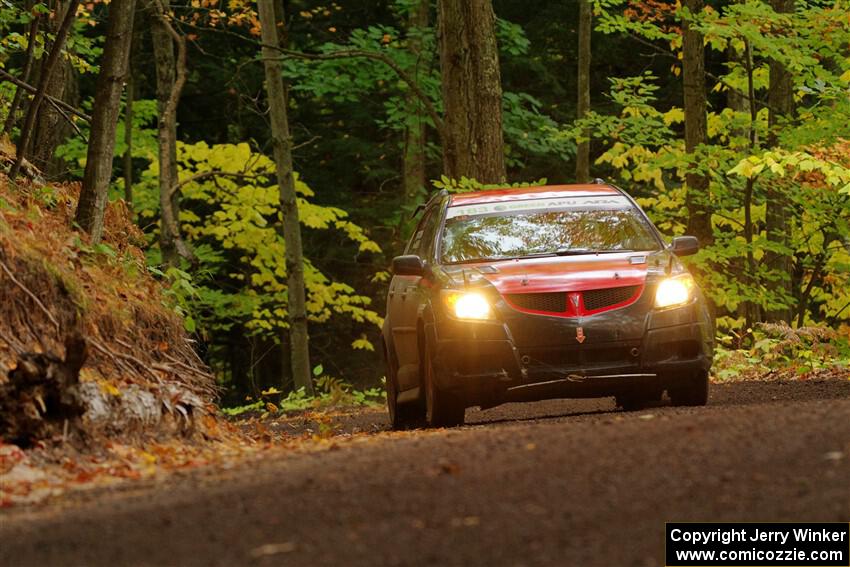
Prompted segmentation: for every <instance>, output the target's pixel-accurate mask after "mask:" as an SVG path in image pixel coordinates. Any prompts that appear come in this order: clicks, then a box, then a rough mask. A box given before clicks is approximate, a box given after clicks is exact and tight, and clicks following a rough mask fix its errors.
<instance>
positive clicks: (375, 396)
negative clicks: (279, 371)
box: [222, 376, 386, 417]
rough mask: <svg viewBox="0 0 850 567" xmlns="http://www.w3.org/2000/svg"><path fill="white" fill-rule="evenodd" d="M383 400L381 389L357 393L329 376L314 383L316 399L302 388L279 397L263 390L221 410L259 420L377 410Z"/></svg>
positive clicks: (351, 387) (231, 414)
mask: <svg viewBox="0 0 850 567" xmlns="http://www.w3.org/2000/svg"><path fill="white" fill-rule="evenodd" d="M385 400H386V398H385V396H384V389H383V387H377V388H368V389H365V390H358V389H357V388H355V387H354V386H352V385H351V384H349V383H347V382H344V381H343V380H340V379H339V378H334V377H331V376H322V377H320V378H319V379H318V380H316V395H314V396H310V395H308V394H307V393H306V392H305V391H304V388H299V389H298V390H295V391H293V392H289V393H288V394H287V395H286V396H281V392H280V391H279V390H278V389H276V388H270V389H268V390H265V391H263V392H262V393H261V395H260V396H259V399H257V400H251V399H249V400H248V401H251V403H249V404H246V405H244V406H239V407H233V408H225V409H223V410H222V412H224V413H225V414H226V415H229V416H231V417H236V416H240V415H243V414H247V413H257V412H259V413H260V414H261V415H262V417H267V416H269V415H275V414H279V413H287V412H294V411H303V410H317V409H326V408H334V407H349V406H379V405H383V404H384V402H385Z"/></svg>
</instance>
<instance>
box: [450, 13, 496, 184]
mask: <svg viewBox="0 0 850 567" xmlns="http://www.w3.org/2000/svg"><path fill="white" fill-rule="evenodd" d="M439 39H440V72H441V75H442V90H443V106H444V108H445V133H444V134H445V136H444V139H443V170H444V171H445V174H446V175H448V176H449V177H451V178H454V179H458V178H460V177H461V176H466V177H470V178H473V179H476V180H478V181H479V182H481V183H502V182H504V181H505V178H506V173H505V147H504V139H503V133H502V84H501V75H500V71H499V51H498V48H497V45H496V16H495V14H494V13H493V5H492V2H491V0H440V2H439Z"/></svg>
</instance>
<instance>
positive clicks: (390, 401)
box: [384, 351, 425, 430]
mask: <svg viewBox="0 0 850 567" xmlns="http://www.w3.org/2000/svg"><path fill="white" fill-rule="evenodd" d="M384 356H385V360H386V364H387V378H386V380H387V381H386V385H385V386H386V387H385V389H386V392H387V411H388V413H389V414H390V425H391V426H392V428H393V429H395V430H399V429H410V428H413V427H419V426H421V425H422V424H423V423H424V421H425V409H424V407H423V404H422V402H421V401H419V400H417V401H415V402H409V403H406V404H400V403H398V385H397V383H396V376H395V368H394V367H393V364H392V363H391V362H390V359H389V356H387V353H386V351H384Z"/></svg>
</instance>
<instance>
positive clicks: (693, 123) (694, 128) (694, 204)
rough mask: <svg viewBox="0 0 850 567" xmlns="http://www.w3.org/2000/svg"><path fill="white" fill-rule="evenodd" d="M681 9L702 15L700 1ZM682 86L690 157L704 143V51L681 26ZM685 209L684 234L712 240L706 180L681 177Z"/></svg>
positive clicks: (688, 2)
mask: <svg viewBox="0 0 850 567" xmlns="http://www.w3.org/2000/svg"><path fill="white" fill-rule="evenodd" d="M682 5H683V6H684V7H686V8H687V9H688V10H689V11H690V12H691V14H694V15H696V14H699V13H700V12H702V8H703V0H684V1H683V2H682ZM682 83H683V91H684V99H685V109H684V110H685V151H686V152H688V153H689V154H693V153H694V151H695V150H696V148H697V146H699V145H700V144H704V143H705V142H706V139H707V131H708V126H707V122H708V118H707V115H706V93H705V48H704V45H703V36H702V34H701V33H699V32H698V31H696V30H695V29H693V28H692V26H691V25H690V23H689V22H685V25H684V29H683V30H682ZM685 183H686V185H687V193H686V194H685V202H686V204H687V208H688V229H687V230H688V234H692V235H694V236H696V237H697V238H699V239H700V241H701V242H702V243H703V244H709V243H711V242H712V241H713V240H714V232H713V230H712V226H711V208H710V205H709V194H708V191H709V180H708V176H707V175H705V174H702V173H699V172H697V171H693V170H692V171H690V172H688V173H687V175H686V177H685Z"/></svg>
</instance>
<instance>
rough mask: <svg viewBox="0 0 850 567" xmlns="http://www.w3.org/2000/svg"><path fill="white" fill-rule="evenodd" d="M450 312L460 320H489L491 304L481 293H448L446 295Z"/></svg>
mask: <svg viewBox="0 0 850 567" xmlns="http://www.w3.org/2000/svg"><path fill="white" fill-rule="evenodd" d="M445 299H446V304H447V305H448V307H449V310H450V312H451V313H452V314H453V315H454V316H455V317H457V318H458V319H489V318H490V303H489V302H488V301H487V298H486V297H484V296H483V295H482V294H480V293H474V292H472V293H463V292H456V291H452V292H448V293H447V294H446V295H445Z"/></svg>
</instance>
